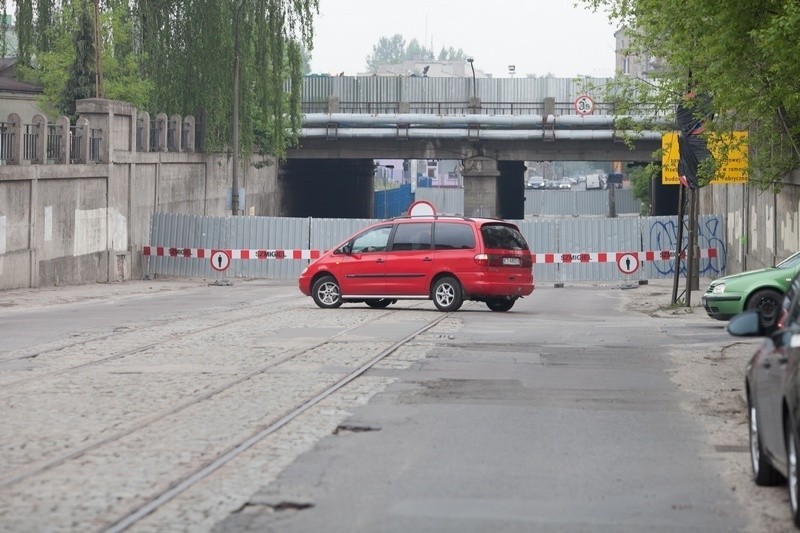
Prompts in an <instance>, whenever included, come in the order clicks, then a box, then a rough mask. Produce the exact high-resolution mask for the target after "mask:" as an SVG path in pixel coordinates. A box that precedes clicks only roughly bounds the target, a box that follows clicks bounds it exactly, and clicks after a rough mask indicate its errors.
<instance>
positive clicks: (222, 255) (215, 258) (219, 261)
mask: <svg viewBox="0 0 800 533" xmlns="http://www.w3.org/2000/svg"><path fill="white" fill-rule="evenodd" d="M229 266H231V256H230V255H228V252H226V251H225V250H212V251H211V268H213V269H214V270H216V271H217V272H222V271H223V270H227V269H228V267H229Z"/></svg>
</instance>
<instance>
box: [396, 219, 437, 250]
mask: <svg viewBox="0 0 800 533" xmlns="http://www.w3.org/2000/svg"><path fill="white" fill-rule="evenodd" d="M430 249H431V223H430V222H406V223H403V224H398V225H397V230H395V232H394V238H393V239H392V251H398V250H399V251H402V250H430Z"/></svg>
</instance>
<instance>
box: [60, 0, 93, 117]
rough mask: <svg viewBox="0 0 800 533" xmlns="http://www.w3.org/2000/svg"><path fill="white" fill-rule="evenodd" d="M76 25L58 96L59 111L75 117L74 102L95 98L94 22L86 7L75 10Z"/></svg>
mask: <svg viewBox="0 0 800 533" xmlns="http://www.w3.org/2000/svg"><path fill="white" fill-rule="evenodd" d="M77 16H78V25H77V27H76V28H75V31H74V32H73V44H74V56H73V61H72V66H71V68H70V70H69V76H68V77H67V80H66V84H65V86H64V89H63V91H62V92H61V94H60V95H59V105H58V107H59V110H60V111H61V112H62V113H63V114H65V115H67V116H70V117H72V118H73V119H74V118H76V117H75V101H76V100H80V99H83V98H92V97H94V96H95V90H96V86H97V84H96V83H95V75H96V74H97V70H96V68H95V48H94V20H93V18H92V15H91V14H90V13H89V9H88V6H87V5H85V4H84V5H83V6H79V7H78V8H77Z"/></svg>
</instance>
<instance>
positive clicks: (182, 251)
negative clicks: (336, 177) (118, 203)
mask: <svg viewBox="0 0 800 533" xmlns="http://www.w3.org/2000/svg"><path fill="white" fill-rule="evenodd" d="M216 251H222V252H225V253H226V254H228V256H229V257H230V258H231V259H317V258H318V257H319V256H321V255H322V254H323V253H324V251H323V250H234V249H225V248H221V249H219V250H217V249H214V248H179V247H174V246H173V247H169V246H144V247H143V249H142V254H143V255H146V256H155V257H182V258H186V259H207V258H210V257H211V255H212V254H213V253H214V252H216ZM625 255H634V256H636V257H637V258H638V259H639V261H640V262H645V261H669V260H671V259H673V258H674V257H675V252H674V251H671V250H660V251H655V250H649V251H645V252H587V253H563V254H559V253H532V254H531V259H532V260H533V262H534V263H537V264H553V263H616V262H617V261H619V260H620V258H622V257H623V256H625ZM714 257H717V249H716V248H701V249H700V256H699V258H700V259H709V258H714ZM684 258H685V254H683V253H682V254H681V259H684Z"/></svg>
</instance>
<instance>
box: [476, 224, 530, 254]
mask: <svg viewBox="0 0 800 533" xmlns="http://www.w3.org/2000/svg"><path fill="white" fill-rule="evenodd" d="M481 235H482V236H483V244H484V245H485V246H486V248H491V249H495V250H527V249H528V243H527V242H525V237H523V236H522V234H521V233H520V232H519V231H517V230H516V229H514V228H513V227H511V226H506V225H504V224H484V225H483V226H481Z"/></svg>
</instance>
